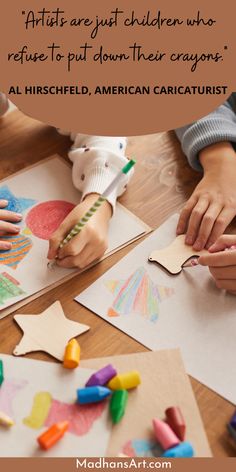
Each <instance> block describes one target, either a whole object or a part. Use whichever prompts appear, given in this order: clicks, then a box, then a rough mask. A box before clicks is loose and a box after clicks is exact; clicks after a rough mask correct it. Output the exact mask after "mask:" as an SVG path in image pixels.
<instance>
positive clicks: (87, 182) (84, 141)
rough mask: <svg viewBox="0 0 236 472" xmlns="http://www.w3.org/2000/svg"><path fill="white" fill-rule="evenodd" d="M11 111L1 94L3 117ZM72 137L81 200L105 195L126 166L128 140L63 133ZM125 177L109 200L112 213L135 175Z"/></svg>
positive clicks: (71, 154) (74, 180) (75, 178)
mask: <svg viewBox="0 0 236 472" xmlns="http://www.w3.org/2000/svg"><path fill="white" fill-rule="evenodd" d="M7 109H8V100H7V98H6V96H5V95H4V94H2V93H0V117H1V116H3V115H4V114H5V112H6V111H7ZM60 133H61V134H66V135H70V137H71V139H72V141H73V145H72V147H71V149H70V151H69V153H68V155H69V158H70V160H71V161H72V163H73V170H72V178H73V183H74V185H75V187H76V188H77V189H78V190H80V191H81V192H82V200H83V199H84V198H85V197H86V195H88V194H90V193H98V194H102V193H103V191H104V190H105V189H106V187H107V186H108V185H109V184H110V182H111V181H112V180H113V178H114V177H115V176H116V175H117V173H118V172H119V170H121V169H122V167H123V166H124V165H125V164H126V163H127V161H128V159H127V158H126V156H125V150H126V138H125V137H105V136H104V137H102V136H90V135H88V134H76V133H67V132H62V131H60ZM132 173H133V171H131V172H130V173H129V174H128V175H124V177H123V180H122V181H121V182H120V185H118V187H117V188H116V189H115V190H114V192H113V193H112V194H111V195H110V196H109V197H108V199H107V200H108V201H109V203H110V204H111V205H112V208H113V211H114V209H115V203H116V199H117V197H119V196H120V195H122V193H123V192H124V191H125V189H126V186H127V183H128V181H129V179H130V177H131V175H132Z"/></svg>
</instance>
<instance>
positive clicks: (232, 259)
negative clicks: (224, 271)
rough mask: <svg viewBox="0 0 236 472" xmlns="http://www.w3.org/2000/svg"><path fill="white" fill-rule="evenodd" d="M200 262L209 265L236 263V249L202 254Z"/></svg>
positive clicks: (230, 264)
mask: <svg viewBox="0 0 236 472" xmlns="http://www.w3.org/2000/svg"><path fill="white" fill-rule="evenodd" d="M198 263H199V264H201V265H203V266H209V267H226V266H232V265H235V264H236V250H235V251H222V252H215V253H212V254H206V255H204V256H200V257H199V259H198Z"/></svg>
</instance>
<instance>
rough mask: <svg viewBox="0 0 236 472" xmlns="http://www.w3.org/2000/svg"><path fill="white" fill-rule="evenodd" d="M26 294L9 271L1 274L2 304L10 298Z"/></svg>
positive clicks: (0, 296) (0, 301)
mask: <svg viewBox="0 0 236 472" xmlns="http://www.w3.org/2000/svg"><path fill="white" fill-rule="evenodd" d="M20 295H25V292H24V291H23V290H22V289H21V287H20V284H19V282H18V281H17V280H16V279H14V278H13V277H12V276H11V275H9V274H8V273H7V272H2V273H1V274H0V305H4V303H6V301H7V300H8V299H9V298H14V297H19V296H20Z"/></svg>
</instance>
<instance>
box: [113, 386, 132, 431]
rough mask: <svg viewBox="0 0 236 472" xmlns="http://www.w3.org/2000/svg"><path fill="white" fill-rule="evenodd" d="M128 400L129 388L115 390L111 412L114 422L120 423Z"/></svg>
mask: <svg viewBox="0 0 236 472" xmlns="http://www.w3.org/2000/svg"><path fill="white" fill-rule="evenodd" d="M127 400H128V392H127V390H115V392H114V393H113V395H112V397H111V401H110V413H111V418H112V421H113V423H119V421H120V420H121V419H122V418H123V416H124V414H125V409H126V404H127Z"/></svg>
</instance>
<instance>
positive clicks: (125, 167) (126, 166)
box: [122, 159, 136, 174]
mask: <svg viewBox="0 0 236 472" xmlns="http://www.w3.org/2000/svg"><path fill="white" fill-rule="evenodd" d="M134 164H136V161H135V160H134V159H131V160H130V161H129V162H127V164H126V165H125V166H124V167H123V169H122V172H123V174H128V172H129V171H130V169H132V167H133V166H134Z"/></svg>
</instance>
